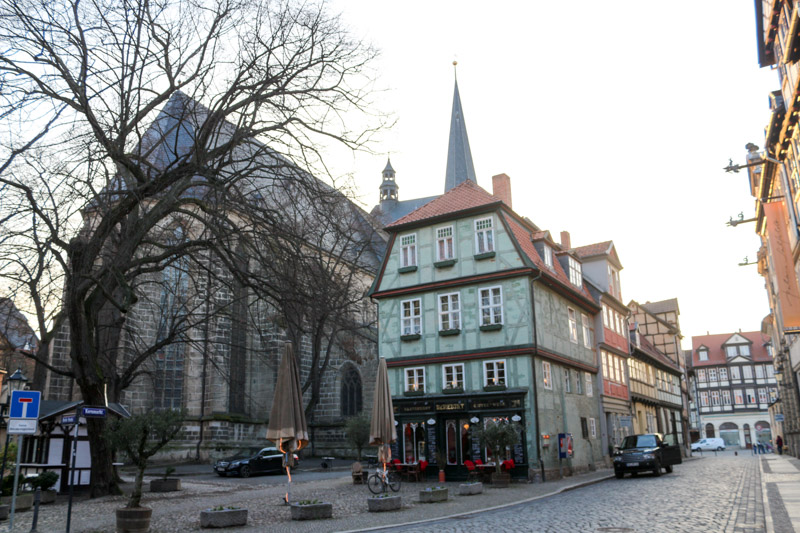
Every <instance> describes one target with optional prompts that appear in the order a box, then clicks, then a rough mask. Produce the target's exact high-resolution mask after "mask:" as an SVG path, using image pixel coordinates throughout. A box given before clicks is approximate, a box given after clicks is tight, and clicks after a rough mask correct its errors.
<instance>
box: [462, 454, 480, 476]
mask: <svg viewBox="0 0 800 533" xmlns="http://www.w3.org/2000/svg"><path fill="white" fill-rule="evenodd" d="M464 466H466V467H467V481H470V480H471V481H475V480H476V479H480V477H481V473H480V472H478V469H477V468H475V463H473V462H472V461H470V460H469V459H467V460H466V461H464Z"/></svg>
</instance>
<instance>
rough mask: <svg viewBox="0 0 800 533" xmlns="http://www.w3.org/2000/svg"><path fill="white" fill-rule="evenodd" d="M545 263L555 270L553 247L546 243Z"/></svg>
mask: <svg viewBox="0 0 800 533" xmlns="http://www.w3.org/2000/svg"><path fill="white" fill-rule="evenodd" d="M544 265H545V266H546V267H547V268H549V269H550V270H553V249H552V248H550V247H549V246H547V245H546V244H545V245H544Z"/></svg>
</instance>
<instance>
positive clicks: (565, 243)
mask: <svg viewBox="0 0 800 533" xmlns="http://www.w3.org/2000/svg"><path fill="white" fill-rule="evenodd" d="M561 247H562V248H563V249H565V250H569V249H570V248H572V244H571V243H570V242H569V232H568V231H562V232H561Z"/></svg>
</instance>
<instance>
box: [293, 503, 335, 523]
mask: <svg viewBox="0 0 800 533" xmlns="http://www.w3.org/2000/svg"><path fill="white" fill-rule="evenodd" d="M290 507H291V508H292V520H319V519H321V518H332V517H333V504H332V503H312V504H309V505H298V504H296V503H293V504H292V505H291V506H290Z"/></svg>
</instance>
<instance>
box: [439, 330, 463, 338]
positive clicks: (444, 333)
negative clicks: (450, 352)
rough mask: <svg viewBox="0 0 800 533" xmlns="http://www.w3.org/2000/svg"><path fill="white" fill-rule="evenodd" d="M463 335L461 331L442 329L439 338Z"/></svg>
mask: <svg viewBox="0 0 800 533" xmlns="http://www.w3.org/2000/svg"><path fill="white" fill-rule="evenodd" d="M459 333H461V330H460V329H440V330H439V336H440V337H450V336H452V335H458V334H459Z"/></svg>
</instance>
